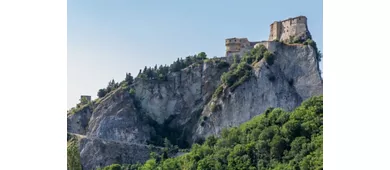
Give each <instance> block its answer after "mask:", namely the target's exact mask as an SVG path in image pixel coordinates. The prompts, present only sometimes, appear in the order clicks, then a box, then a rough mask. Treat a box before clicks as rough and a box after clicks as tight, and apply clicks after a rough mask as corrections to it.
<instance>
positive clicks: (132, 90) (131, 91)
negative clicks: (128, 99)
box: [129, 88, 135, 96]
mask: <svg viewBox="0 0 390 170" xmlns="http://www.w3.org/2000/svg"><path fill="white" fill-rule="evenodd" d="M129 93H130V95H131V96H135V89H133V88H131V89H130V91H129Z"/></svg>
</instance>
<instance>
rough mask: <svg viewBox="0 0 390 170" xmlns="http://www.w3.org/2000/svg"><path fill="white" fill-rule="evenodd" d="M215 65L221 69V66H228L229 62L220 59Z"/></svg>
mask: <svg viewBox="0 0 390 170" xmlns="http://www.w3.org/2000/svg"><path fill="white" fill-rule="evenodd" d="M217 67H218V68H219V69H223V68H226V67H229V63H228V62H226V61H221V62H219V63H218V64H217Z"/></svg>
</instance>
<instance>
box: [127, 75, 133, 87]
mask: <svg viewBox="0 0 390 170" xmlns="http://www.w3.org/2000/svg"><path fill="white" fill-rule="evenodd" d="M125 81H126V83H127V84H128V85H131V84H133V82H134V78H133V76H131V73H126V78H125Z"/></svg>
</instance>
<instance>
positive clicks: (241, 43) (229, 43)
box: [225, 38, 250, 56]
mask: <svg viewBox="0 0 390 170" xmlns="http://www.w3.org/2000/svg"><path fill="white" fill-rule="evenodd" d="M225 46H226V56H228V55H231V54H236V53H239V52H240V51H241V50H243V49H247V48H249V47H250V42H249V41H248V39H247V38H228V39H226V40H225Z"/></svg>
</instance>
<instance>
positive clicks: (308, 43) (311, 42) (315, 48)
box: [303, 39, 322, 62]
mask: <svg viewBox="0 0 390 170" xmlns="http://www.w3.org/2000/svg"><path fill="white" fill-rule="evenodd" d="M303 45H310V46H312V47H313V48H314V50H315V51H316V52H317V60H318V62H320V61H321V60H322V52H321V51H320V50H318V48H317V43H316V42H315V41H313V40H312V39H307V40H306V41H305V42H303Z"/></svg>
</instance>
